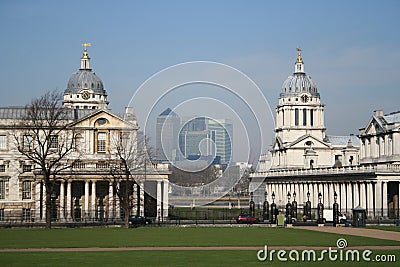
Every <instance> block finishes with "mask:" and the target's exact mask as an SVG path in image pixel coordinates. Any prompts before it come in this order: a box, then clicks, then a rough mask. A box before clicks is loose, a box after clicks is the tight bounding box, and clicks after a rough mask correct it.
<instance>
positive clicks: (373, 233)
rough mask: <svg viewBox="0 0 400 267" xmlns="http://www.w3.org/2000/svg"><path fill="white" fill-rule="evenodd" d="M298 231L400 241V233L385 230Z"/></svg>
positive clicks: (343, 228) (328, 228)
mask: <svg viewBox="0 0 400 267" xmlns="http://www.w3.org/2000/svg"><path fill="white" fill-rule="evenodd" d="M296 229H305V230H311V231H319V232H325V233H334V234H344V235H356V236H365V237H372V238H379V239H387V240H395V241H400V232H395V231H385V230H378V229H371V228H353V227H315V226H299V227H296Z"/></svg>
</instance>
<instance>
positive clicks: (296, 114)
mask: <svg viewBox="0 0 400 267" xmlns="http://www.w3.org/2000/svg"><path fill="white" fill-rule="evenodd" d="M294 125H296V126H298V125H299V109H298V108H295V109H294Z"/></svg>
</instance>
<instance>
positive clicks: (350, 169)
mask: <svg viewBox="0 0 400 267" xmlns="http://www.w3.org/2000/svg"><path fill="white" fill-rule="evenodd" d="M377 170H378V168H377V167H376V166H372V165H371V166H346V167H337V168H336V167H330V168H315V169H295V170H289V169H284V170H269V171H264V172H256V173H254V174H252V175H251V176H252V177H258V176H299V175H321V174H345V173H370V172H376V171H377Z"/></svg>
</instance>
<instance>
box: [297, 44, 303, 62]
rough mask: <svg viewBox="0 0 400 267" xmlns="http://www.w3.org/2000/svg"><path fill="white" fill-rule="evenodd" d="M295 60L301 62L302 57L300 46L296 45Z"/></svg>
mask: <svg viewBox="0 0 400 267" xmlns="http://www.w3.org/2000/svg"><path fill="white" fill-rule="evenodd" d="M296 50H297V62H303V58H302V57H301V48H300V47H297V48H296Z"/></svg>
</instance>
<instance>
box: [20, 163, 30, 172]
mask: <svg viewBox="0 0 400 267" xmlns="http://www.w3.org/2000/svg"><path fill="white" fill-rule="evenodd" d="M31 171H32V165H29V164H24V165H22V172H31Z"/></svg>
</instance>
